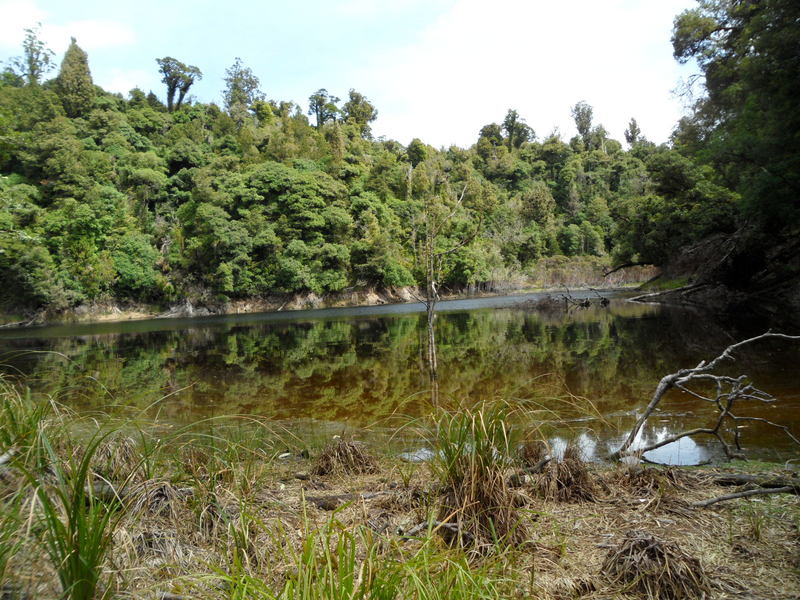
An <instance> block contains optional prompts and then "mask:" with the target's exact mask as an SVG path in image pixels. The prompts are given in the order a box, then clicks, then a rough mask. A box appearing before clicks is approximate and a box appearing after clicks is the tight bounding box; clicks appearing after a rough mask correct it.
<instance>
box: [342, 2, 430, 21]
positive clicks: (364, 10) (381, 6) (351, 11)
mask: <svg viewBox="0 0 800 600" xmlns="http://www.w3.org/2000/svg"><path fill="white" fill-rule="evenodd" d="M441 1H443V0H391V2H384V1H382V0H341V1H339V2H336V3H335V4H333V5H332V6H331V8H332V9H333V11H334V12H336V13H339V14H340V15H345V16H348V17H373V16H376V15H386V14H387V13H399V12H402V11H405V10H408V9H411V8H414V7H417V6H420V5H430V4H432V3H439V2H441Z"/></svg>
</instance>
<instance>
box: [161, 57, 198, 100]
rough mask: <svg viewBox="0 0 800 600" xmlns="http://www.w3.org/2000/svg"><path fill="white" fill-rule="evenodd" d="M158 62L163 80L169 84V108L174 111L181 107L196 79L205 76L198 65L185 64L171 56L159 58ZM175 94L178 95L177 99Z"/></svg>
mask: <svg viewBox="0 0 800 600" xmlns="http://www.w3.org/2000/svg"><path fill="white" fill-rule="evenodd" d="M156 62H157V63H158V67H159V68H158V70H159V72H160V73H161V75H162V76H163V77H162V78H161V82H162V83H164V84H165V85H166V86H167V110H168V111H169V112H172V111H174V110H177V109H179V108H180V107H181V104H183V101H184V99H185V98H186V94H187V93H188V92H189V88H191V87H192V84H193V83H194V82H195V81H199V80H200V79H202V78H203V73H202V72H201V71H200V69H198V68H197V67H195V66H192V65H185V64H183V63H182V62H181V61H179V60H178V59H176V58H172V57H171V56H165V57H164V58H157V59H156ZM175 94H177V95H178V98H177V100H176V99H175Z"/></svg>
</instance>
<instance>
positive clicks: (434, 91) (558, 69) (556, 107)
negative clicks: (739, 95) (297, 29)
mask: <svg viewBox="0 0 800 600" xmlns="http://www.w3.org/2000/svg"><path fill="white" fill-rule="evenodd" d="M692 5H694V2H693V0H662V1H661V2H657V3H656V2H637V1H634V0H606V1H604V2H597V0H564V1H562V2H559V3H553V2H544V1H541V0H495V1H494V2H492V4H491V7H490V5H489V4H488V3H486V2H485V1H483V0H460V1H459V2H458V3H457V4H455V5H454V6H453V7H452V8H451V9H450V10H449V11H448V12H447V13H446V14H444V15H443V16H442V17H441V18H439V19H438V20H437V21H436V22H434V23H433V24H431V25H430V26H429V27H428V28H427V29H426V30H425V31H423V32H422V33H421V35H420V36H419V38H418V39H417V40H416V41H415V42H414V43H412V44H409V45H408V46H407V47H404V48H401V49H399V50H394V51H391V52H388V53H384V54H381V55H377V56H373V57H371V58H370V59H368V61H366V62H365V64H363V65H361V67H360V68H358V69H357V70H355V71H354V72H353V73H351V74H350V76H349V80H350V81H352V82H354V87H356V89H358V90H359V91H362V92H363V93H365V94H367V96H368V97H369V98H370V99H371V100H373V101H374V103H375V104H376V105H377V107H378V109H379V111H380V116H379V118H378V121H377V122H376V124H375V127H374V128H373V129H374V131H375V132H376V133H377V134H386V135H387V136H389V137H394V138H397V139H399V140H400V141H401V142H408V141H409V139H410V137H412V136H415V135H417V136H420V137H422V138H423V139H425V141H428V142H429V143H432V144H435V145H443V146H447V145H449V144H451V143H456V144H459V145H462V146H465V145H470V144H472V143H474V141H475V139H476V137H477V133H478V130H479V129H480V127H482V126H483V125H485V124H486V123H490V122H492V121H501V120H502V118H503V117H504V115H505V113H506V110H507V109H509V108H515V109H516V110H518V111H519V113H520V114H521V115H522V116H523V117H524V118H525V119H526V120H527V122H528V124H529V125H531V126H532V127H533V128H534V129H535V130H536V132H537V134H538V135H539V136H540V138H541V137H542V136H544V135H547V134H548V133H549V132H550V131H551V130H552V129H553V127H558V128H559V129H560V131H561V133H562V134H564V135H565V136H566V137H570V136H571V135H572V134H573V133H574V125H573V122H572V118H571V116H570V107H571V106H572V105H574V104H575V103H576V102H578V101H579V100H585V101H586V102H588V103H589V104H591V105H592V106H593V107H594V116H595V123H596V124H597V123H602V124H603V125H604V126H605V127H606V129H608V130H609V132H610V133H611V135H612V136H613V137H616V138H617V139H622V137H623V135H622V134H623V130H624V128H625V127H626V125H627V123H628V121H629V119H630V118H631V117H635V118H636V119H637V121H638V122H639V124H640V127H641V128H642V131H643V133H644V134H645V135H646V136H647V137H648V138H649V139H652V140H654V141H657V142H661V141H664V140H665V139H666V138H667V136H668V135H669V133H670V131H671V129H672V127H673V126H674V124H675V122H676V121H677V119H678V118H679V117H680V114H681V105H680V102H679V100H678V99H675V98H674V97H673V96H672V94H671V90H672V89H673V88H674V87H675V85H676V83H677V81H678V80H679V78H680V74H681V70H680V68H679V66H678V65H677V64H676V63H675V61H674V60H673V59H672V55H671V45H670V35H671V29H672V20H673V18H674V16H675V15H677V14H678V13H679V12H681V11H682V10H683V9H685V8H687V7H690V6H692Z"/></svg>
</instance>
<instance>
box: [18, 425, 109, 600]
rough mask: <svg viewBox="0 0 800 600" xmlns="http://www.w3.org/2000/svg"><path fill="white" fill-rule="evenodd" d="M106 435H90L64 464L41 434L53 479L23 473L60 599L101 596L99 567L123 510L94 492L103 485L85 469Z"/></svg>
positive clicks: (89, 470)
mask: <svg viewBox="0 0 800 600" xmlns="http://www.w3.org/2000/svg"><path fill="white" fill-rule="evenodd" d="M105 437H106V436H105V435H96V436H94V437H93V438H92V439H91V440H89V443H88V444H87V446H86V447H85V449H84V451H83V452H82V456H81V457H80V458H79V459H75V458H73V456H70V457H69V459H68V460H67V462H66V463H65V462H63V461H62V460H61V458H60V457H59V456H58V454H57V453H56V451H55V450H54V448H53V446H52V444H51V443H50V440H49V439H48V437H47V435H46V434H44V433H42V434H40V443H41V444H42V446H43V448H44V451H45V455H46V456H47V457H48V459H49V462H50V469H51V471H52V476H49V477H45V476H44V475H42V474H36V473H33V472H31V471H26V476H27V478H28V479H29V481H30V483H31V484H32V485H34V486H35V489H36V497H37V499H38V502H39V506H40V509H41V512H40V523H41V525H42V527H43V529H44V531H43V535H42V540H43V545H44V548H45V550H46V552H47V554H48V556H49V557H50V560H51V562H52V564H53V565H54V566H55V570H56V573H57V574H58V579H59V581H60V583H61V590H62V597H63V598H69V599H70V600H91V599H92V598H97V597H105V594H104V593H103V592H101V591H100V590H99V589H98V586H99V584H100V578H101V572H102V565H103V562H104V560H105V555H106V552H107V551H108V549H109V547H110V545H111V541H112V536H113V532H114V526H115V524H116V523H117V522H118V521H119V518H120V516H121V512H122V510H123V506H122V501H121V499H120V497H119V496H118V495H117V494H116V493H112V494H110V495H105V496H104V497H103V498H100V497H99V495H98V494H97V493H95V487H96V486H95V484H96V483H104V482H102V480H98V479H96V478H95V476H94V473H93V472H92V470H91V468H90V466H91V461H92V458H93V457H94V455H95V453H96V451H97V449H98V447H99V446H100V444H101V442H102V441H103V440H104V439H105ZM48 480H49V481H48Z"/></svg>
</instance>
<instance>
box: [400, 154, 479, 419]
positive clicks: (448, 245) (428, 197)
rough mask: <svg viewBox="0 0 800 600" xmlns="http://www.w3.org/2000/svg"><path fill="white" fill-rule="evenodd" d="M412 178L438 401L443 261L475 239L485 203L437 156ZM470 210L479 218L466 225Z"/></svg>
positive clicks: (472, 186) (430, 358) (430, 363)
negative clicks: (454, 179)
mask: <svg viewBox="0 0 800 600" xmlns="http://www.w3.org/2000/svg"><path fill="white" fill-rule="evenodd" d="M409 180H410V181H409V191H410V196H411V197H414V198H416V199H418V200H419V201H421V207H420V213H419V215H418V218H419V222H418V223H417V226H418V237H417V239H416V241H417V246H418V247H417V248H416V249H415V251H416V253H417V260H418V261H419V262H420V263H422V264H421V265H420V266H421V268H422V272H423V273H422V275H423V279H424V281H425V291H424V296H423V297H422V298H420V299H419V300H420V301H421V302H422V303H423V304H424V305H425V309H426V314H427V324H428V348H427V355H428V356H427V362H428V369H429V375H430V379H431V395H432V400H433V402H434V404H435V403H436V402H437V400H438V382H437V377H438V376H437V369H438V365H437V357H436V332H435V326H434V323H435V320H436V304H437V302H438V301H439V286H440V284H441V281H442V270H443V265H444V261H445V260H446V258H448V257H449V256H450V255H452V254H453V253H455V252H458V251H459V250H460V249H462V248H464V247H466V246H468V245H470V244H471V243H472V242H473V240H474V239H475V237H476V236H477V235H478V232H479V231H480V229H481V226H482V224H483V216H484V212H485V211H486V206H485V198H484V194H483V189H482V188H481V187H480V184H478V183H477V182H475V181H472V182H470V181H468V182H466V183H464V184H460V186H461V189H460V190H458V187H453V186H452V185H451V183H450V181H449V177H448V174H447V173H446V172H444V171H443V170H442V165H440V164H438V163H437V161H436V160H435V159H429V160H428V161H427V162H424V163H421V164H419V165H417V167H416V168H415V169H414V170H413V171H412V172H411V173H410V174H409ZM470 213H477V215H475V214H473V215H472V216H473V217H476V218H473V219H470V220H468V221H467V222H468V223H469V224H468V225H467V227H466V228H465V227H463V225H464V220H462V219H464V216H465V215H469V214H470ZM459 217H461V219H459Z"/></svg>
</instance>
